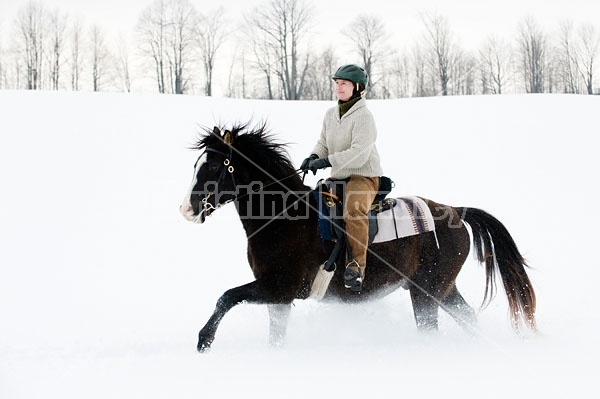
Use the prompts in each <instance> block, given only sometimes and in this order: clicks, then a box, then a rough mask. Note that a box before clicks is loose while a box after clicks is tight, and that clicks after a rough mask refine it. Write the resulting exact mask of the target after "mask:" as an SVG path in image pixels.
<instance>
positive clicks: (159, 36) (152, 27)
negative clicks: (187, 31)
mask: <svg viewBox="0 0 600 399" xmlns="http://www.w3.org/2000/svg"><path fill="white" fill-rule="evenodd" d="M167 24H168V22H167V6H166V3H165V2H164V1H163V0H158V1H155V2H154V3H152V4H151V5H150V6H148V7H147V8H146V9H145V10H144V11H143V12H142V14H141V16H140V19H139V21H138V24H137V33H138V37H139V42H140V49H141V51H142V53H143V55H145V56H147V57H149V58H151V59H152V61H153V62H154V68H155V74H156V83H157V86H158V92H159V93H166V85H165V76H166V74H167V70H166V69H167V64H168V61H167V49H166V47H167V43H166V42H167V39H166V35H167V32H166V31H167Z"/></svg>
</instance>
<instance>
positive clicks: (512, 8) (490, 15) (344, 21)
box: [0, 0, 600, 48]
mask: <svg viewBox="0 0 600 399" xmlns="http://www.w3.org/2000/svg"><path fill="white" fill-rule="evenodd" d="M27 1H28V0H0V25H1V26H2V27H3V28H4V32H5V33H4V34H5V36H6V34H7V29H9V28H10V27H11V26H12V21H13V20H14V18H15V16H16V14H17V10H18V9H19V8H20V7H22V6H23V5H24V4H25V3H26V2H27ZM268 1H269V0H227V1H223V2H217V1H207V0H191V2H192V3H193V4H194V5H196V6H197V8H198V9H199V10H202V11H206V10H210V9H212V8H215V7H216V6H218V5H219V4H223V5H224V7H225V9H226V14H227V15H228V16H229V18H230V19H232V20H234V21H236V20H239V18H240V16H241V15H242V13H243V12H244V11H248V10H251V9H252V8H253V7H255V6H256V5H259V4H265V3H267V2H268ZM309 1H312V5H313V8H314V13H315V15H316V22H317V26H316V27H315V29H316V30H317V31H318V32H319V33H320V34H321V35H325V38H326V40H325V41H327V42H332V44H334V45H335V44H336V41H338V40H339V37H338V32H339V30H340V29H341V28H343V27H344V26H346V25H348V23H349V22H350V21H352V20H353V19H354V18H355V17H356V16H358V15H360V14H361V13H365V14H372V15H375V16H378V17H380V18H381V19H382V20H383V21H384V22H385V25H386V28H387V30H388V31H389V33H390V35H391V36H392V38H394V39H395V40H396V41H398V42H405V43H411V41H412V40H413V38H414V37H416V36H418V35H420V33H421V32H422V28H423V25H422V22H421V19H420V17H419V15H420V13H422V12H426V11H429V12H431V11H433V12H437V13H439V14H441V15H443V16H445V17H447V18H448V20H449V22H450V26H451V28H452V30H453V32H454V33H455V34H456V36H457V39H458V40H459V43H461V44H462V45H464V46H465V47H467V48H469V47H475V46H477V45H478V44H479V43H480V42H481V41H482V40H483V39H484V38H486V37H487V36H488V35H490V34H492V33H494V34H497V35H499V36H505V37H507V38H512V37H514V36H515V35H516V31H517V27H518V24H519V22H520V21H522V20H523V18H524V17H525V16H533V17H534V18H535V19H536V20H537V21H538V22H539V23H540V24H541V25H542V26H543V27H544V28H546V29H547V30H549V31H553V30H555V29H556V26H558V24H559V23H560V21H561V20H563V19H565V18H569V19H571V20H573V21H574V22H576V23H593V24H595V25H597V26H598V27H599V29H600V0H413V1H407V0H394V1H390V0H326V1H316V0H309ZM152 2H153V0H42V3H43V4H44V5H46V6H47V7H48V8H59V9H60V10H62V11H65V12H68V13H69V15H71V16H80V17H81V18H82V19H83V21H84V22H86V23H89V24H91V23H97V24H99V25H100V27H102V28H103V29H105V30H106V31H108V32H113V35H114V34H116V33H115V32H122V33H129V32H130V31H131V30H132V28H133V26H135V24H136V22H137V18H138V16H139V14H140V12H141V10H142V9H143V8H144V7H146V6H147V5H149V4H151V3H152ZM330 39H331V40H330Z"/></svg>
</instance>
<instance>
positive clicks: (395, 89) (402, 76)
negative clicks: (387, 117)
mask: <svg viewBox="0 0 600 399" xmlns="http://www.w3.org/2000/svg"><path fill="white" fill-rule="evenodd" d="M412 70H413V66H412V64H411V59H410V55H409V54H407V53H396V54H395V56H394V58H393V61H392V64H391V65H390V68H389V75H390V81H389V83H388V87H389V90H390V92H391V96H392V97H400V98H401V97H409V96H410V95H411V76H412V73H411V71H412Z"/></svg>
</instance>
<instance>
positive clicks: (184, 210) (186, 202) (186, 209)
mask: <svg viewBox="0 0 600 399" xmlns="http://www.w3.org/2000/svg"><path fill="white" fill-rule="evenodd" d="M206 160H207V156H206V153H205V154H202V155H201V156H200V157H199V158H198V160H197V161H196V166H195V168H194V176H193V177H192V183H191V184H190V188H189V189H188V190H187V193H186V195H185V197H184V198H183V202H182V203H181V206H180V207H179V212H181V214H182V215H183V217H184V218H185V219H186V220H189V221H190V222H196V223H198V222H199V218H198V217H197V216H194V209H193V208H192V203H191V202H190V199H191V196H192V190H193V189H194V187H195V186H196V183H197V182H198V172H200V168H201V167H202V165H204V164H205V163H206Z"/></svg>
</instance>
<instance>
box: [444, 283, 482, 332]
mask: <svg viewBox="0 0 600 399" xmlns="http://www.w3.org/2000/svg"><path fill="white" fill-rule="evenodd" d="M442 304H443V307H444V310H445V311H446V312H448V314H450V316H452V318H454V320H455V321H456V322H457V323H458V324H459V325H460V326H461V327H463V328H464V329H465V330H469V329H470V328H472V327H473V326H474V325H475V323H476V322H477V317H476V316H475V311H474V310H473V308H472V307H471V306H470V305H469V304H468V303H467V301H465V298H463V296H462V295H461V294H460V292H458V288H456V285H454V287H453V288H452V290H451V291H450V294H449V295H448V296H447V297H446V298H445V299H444V300H443V301H442Z"/></svg>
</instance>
